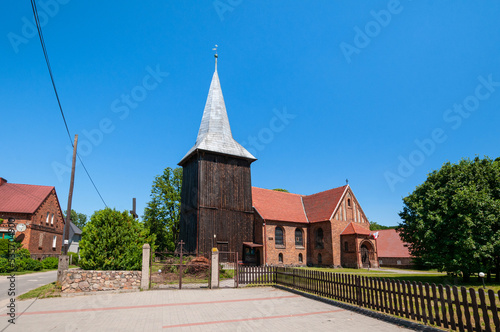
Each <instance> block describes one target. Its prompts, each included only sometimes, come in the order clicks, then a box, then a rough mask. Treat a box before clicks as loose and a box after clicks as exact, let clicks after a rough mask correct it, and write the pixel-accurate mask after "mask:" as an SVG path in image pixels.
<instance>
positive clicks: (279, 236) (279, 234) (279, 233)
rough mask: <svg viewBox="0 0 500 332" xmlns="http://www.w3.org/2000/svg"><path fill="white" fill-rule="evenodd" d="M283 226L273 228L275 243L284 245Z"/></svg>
mask: <svg viewBox="0 0 500 332" xmlns="http://www.w3.org/2000/svg"><path fill="white" fill-rule="evenodd" d="M283 233H284V232H283V228H281V227H279V226H277V227H276V228H275V229H274V243H275V244H276V245H277V246H284V245H285V241H284V237H283Z"/></svg>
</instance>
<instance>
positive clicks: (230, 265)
mask: <svg viewBox="0 0 500 332" xmlns="http://www.w3.org/2000/svg"><path fill="white" fill-rule="evenodd" d="M236 287H238V253H237V252H230V251H219V288H236Z"/></svg>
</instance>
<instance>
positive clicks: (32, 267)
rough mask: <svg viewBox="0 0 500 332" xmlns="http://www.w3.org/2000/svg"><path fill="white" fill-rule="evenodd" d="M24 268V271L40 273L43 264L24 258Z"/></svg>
mask: <svg viewBox="0 0 500 332" xmlns="http://www.w3.org/2000/svg"><path fill="white" fill-rule="evenodd" d="M23 262H24V264H25V265H24V268H25V270H26V271H41V270H42V269H43V267H44V266H43V264H42V262H40V261H37V260H36V259H33V258H25V259H23Z"/></svg>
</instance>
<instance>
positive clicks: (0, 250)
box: [0, 239, 22, 258]
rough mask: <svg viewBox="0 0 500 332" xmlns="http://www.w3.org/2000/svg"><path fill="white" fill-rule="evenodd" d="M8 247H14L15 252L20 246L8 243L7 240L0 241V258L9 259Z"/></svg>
mask: <svg viewBox="0 0 500 332" xmlns="http://www.w3.org/2000/svg"><path fill="white" fill-rule="evenodd" d="M9 243H10V244H9ZM9 245H10V246H14V248H15V249H14V250H17V249H18V248H20V247H21V245H22V244H20V243H19V242H16V241H10V240H9V239H0V257H3V258H9Z"/></svg>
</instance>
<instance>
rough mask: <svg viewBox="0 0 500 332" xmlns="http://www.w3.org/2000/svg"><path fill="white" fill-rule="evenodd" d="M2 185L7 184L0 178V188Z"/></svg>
mask: <svg viewBox="0 0 500 332" xmlns="http://www.w3.org/2000/svg"><path fill="white" fill-rule="evenodd" d="M4 183H7V180H5V179H4V178H0V186H1V185H3V184H4Z"/></svg>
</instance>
